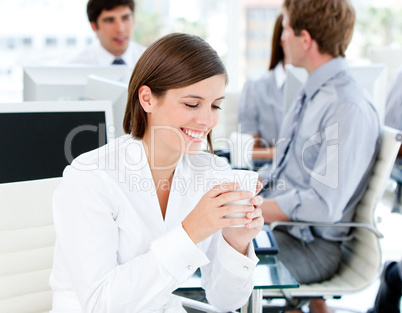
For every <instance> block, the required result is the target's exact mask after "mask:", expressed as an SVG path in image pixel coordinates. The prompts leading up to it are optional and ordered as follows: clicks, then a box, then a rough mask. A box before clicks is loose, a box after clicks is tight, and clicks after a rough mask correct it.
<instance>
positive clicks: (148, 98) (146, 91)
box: [138, 85, 156, 113]
mask: <svg viewBox="0 0 402 313" xmlns="http://www.w3.org/2000/svg"><path fill="white" fill-rule="evenodd" d="M138 99H139V100H140V103H141V106H142V108H143V109H144V111H145V112H147V113H152V111H153V109H154V107H155V105H156V101H155V98H154V97H153V96H152V91H151V88H149V87H148V86H146V85H143V86H141V87H140V89H139V90H138Z"/></svg>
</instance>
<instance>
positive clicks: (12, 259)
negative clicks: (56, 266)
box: [0, 178, 60, 313]
mask: <svg viewBox="0 0 402 313" xmlns="http://www.w3.org/2000/svg"><path fill="white" fill-rule="evenodd" d="M59 181H60V179H58V178H56V179H44V180H37V181H27V182H17V183H7V184H0V216H1V218H0V308H1V310H0V311H1V312H2V313H45V312H49V311H50V309H51V306H52V292H51V290H50V287H49V284H48V281H49V275H50V270H51V268H52V262H53V247H54V239H55V231H54V227H53V219H52V196H53V192H54V190H55V188H56V186H57V185H58V184H59Z"/></svg>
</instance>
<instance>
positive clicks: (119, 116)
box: [85, 75, 128, 137]
mask: <svg viewBox="0 0 402 313" xmlns="http://www.w3.org/2000/svg"><path fill="white" fill-rule="evenodd" d="M127 95H128V88H127V83H122V82H118V81H114V80H111V79H107V78H104V77H100V76H96V75H90V76H89V77H88V82H87V85H86V87H85V99H87V100H110V101H111V102H112V107H113V118H114V126H115V136H116V137H119V136H122V135H124V131H123V118H124V113H125V111H126V105H127Z"/></svg>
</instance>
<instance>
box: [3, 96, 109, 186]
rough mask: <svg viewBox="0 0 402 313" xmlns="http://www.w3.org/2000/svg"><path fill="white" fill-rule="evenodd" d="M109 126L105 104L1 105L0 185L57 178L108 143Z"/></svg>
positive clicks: (71, 102) (25, 103)
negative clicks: (73, 164)
mask: <svg viewBox="0 0 402 313" xmlns="http://www.w3.org/2000/svg"><path fill="white" fill-rule="evenodd" d="M112 123H113V112H112V106H111V103H110V101H67V102H64V101H58V102H23V103H10V104H8V103H0V125H1V127H2V131H1V132H0V147H1V149H0V183H10V182H17V181H26V180H35V179H44V178H52V177H60V176H62V173H63V170H64V168H65V167H66V166H67V165H68V164H70V163H71V162H72V160H73V159H74V158H75V157H77V156H78V155H80V154H82V153H84V152H87V151H90V150H93V149H96V148H98V147H100V146H102V145H104V144H105V143H106V142H107V141H108V140H109V139H111V137H110V134H109V133H108V131H107V127H108V125H110V124H112Z"/></svg>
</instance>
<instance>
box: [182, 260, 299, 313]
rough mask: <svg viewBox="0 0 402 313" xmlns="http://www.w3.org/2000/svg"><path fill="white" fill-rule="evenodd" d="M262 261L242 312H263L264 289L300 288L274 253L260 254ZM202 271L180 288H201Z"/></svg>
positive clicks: (255, 273) (256, 270)
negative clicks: (251, 291)
mask: <svg viewBox="0 0 402 313" xmlns="http://www.w3.org/2000/svg"><path fill="white" fill-rule="evenodd" d="M258 258H259V259H260V262H258V264H257V267H256V269H255V272H254V291H253V293H252V295H251V296H250V300H249V302H248V304H246V305H245V306H243V307H242V308H241V311H240V312H241V313H261V312H262V296H263V290H264V289H287V288H298V287H299V283H298V282H297V281H296V280H295V279H294V277H293V276H292V274H290V272H289V271H288V269H287V268H286V267H285V266H284V265H283V264H282V262H280V261H279V260H278V259H277V258H276V256H273V255H268V254H265V255H258ZM200 288H201V272H200V270H199V269H198V270H197V271H196V272H195V273H194V275H193V276H192V277H190V279H188V280H187V281H186V283H185V284H184V285H183V286H182V287H180V290H200Z"/></svg>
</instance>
